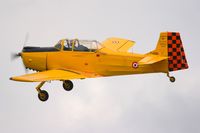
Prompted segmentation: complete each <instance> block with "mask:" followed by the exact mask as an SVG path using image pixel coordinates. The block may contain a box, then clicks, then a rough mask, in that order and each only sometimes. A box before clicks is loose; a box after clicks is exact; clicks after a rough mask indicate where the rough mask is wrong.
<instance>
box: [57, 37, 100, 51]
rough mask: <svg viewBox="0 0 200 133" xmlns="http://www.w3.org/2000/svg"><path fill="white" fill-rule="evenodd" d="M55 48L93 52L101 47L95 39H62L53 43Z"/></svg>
mask: <svg viewBox="0 0 200 133" xmlns="http://www.w3.org/2000/svg"><path fill="white" fill-rule="evenodd" d="M55 48H56V49H58V50H64V51H83V52H84V51H85V52H95V51H96V50H98V49H100V48H101V45H100V43H99V42H98V41H96V40H78V39H73V40H68V39H63V40H60V41H59V42H58V43H57V44H56V45H55Z"/></svg>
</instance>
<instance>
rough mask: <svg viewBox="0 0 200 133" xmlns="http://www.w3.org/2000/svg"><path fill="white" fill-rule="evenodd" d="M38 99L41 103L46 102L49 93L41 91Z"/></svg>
mask: <svg viewBox="0 0 200 133" xmlns="http://www.w3.org/2000/svg"><path fill="white" fill-rule="evenodd" d="M38 98H39V99H40V101H42V102H45V101H47V100H48V98H49V94H48V92H47V91H45V90H41V91H40V92H39V93H38Z"/></svg>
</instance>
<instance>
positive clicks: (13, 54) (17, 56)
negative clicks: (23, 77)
mask: <svg viewBox="0 0 200 133" xmlns="http://www.w3.org/2000/svg"><path fill="white" fill-rule="evenodd" d="M20 56H21V53H11V61H13V60H15V59H17V58H19V57H20Z"/></svg>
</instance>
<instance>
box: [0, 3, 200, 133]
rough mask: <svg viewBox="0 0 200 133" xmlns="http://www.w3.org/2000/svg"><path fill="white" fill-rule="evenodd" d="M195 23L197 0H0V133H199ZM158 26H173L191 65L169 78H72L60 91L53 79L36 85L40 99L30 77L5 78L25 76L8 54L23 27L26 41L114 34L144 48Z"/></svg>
mask: <svg viewBox="0 0 200 133" xmlns="http://www.w3.org/2000/svg"><path fill="white" fill-rule="evenodd" d="M199 24H200V2H199V0H151V1H149V0H0V43H1V45H0V46H1V49H0V50H1V52H0V57H1V69H0V74H1V76H0V80H1V83H0V105H1V107H0V132H1V133H13V132H19V133H27V132H28V133H36V132H48V133H55V132H58V133H90V132H91V133H111V132H113V133H122V132H124V133H133V132H134V133H189V132H191V133H199V132H200V126H199V125H200V124H199V123H200V113H199V112H200V96H199V95H200V88H199V85H200V80H199V75H200V70H199V68H200V61H199V59H198V58H199V57H200V55H199V50H200V42H199V39H200V37H199V35H200V26H199ZM162 31H179V32H180V33H181V37H182V41H183V43H184V48H185V51H186V56H187V60H188V63H189V67H190V68H189V69H188V70H185V71H178V72H173V73H171V75H173V76H175V77H176V82H175V83H170V82H169V80H168V78H167V77H166V75H165V74H145V75H132V76H119V77H111V78H97V79H85V80H74V81H73V82H74V90H72V91H71V92H66V91H64V89H63V88H62V83H61V82H59V81H54V82H51V84H50V83H47V84H45V86H44V87H43V89H45V90H47V91H48V92H49V95H50V98H49V100H48V101H47V102H45V103H43V102H41V101H39V100H38V97H37V92H36V90H35V87H36V85H37V83H22V82H14V81H10V80H9V77H11V76H15V75H22V74H24V71H23V66H22V62H21V59H17V60H15V61H13V62H11V61H10V53H11V52H19V51H20V50H21V49H22V47H23V42H24V38H25V34H26V33H27V32H29V35H30V37H29V41H28V43H31V44H29V45H37V46H53V45H54V43H55V42H56V41H58V40H59V39H62V38H80V39H97V40H99V41H103V40H104V39H106V38H108V37H121V38H127V39H131V40H134V41H136V45H135V46H134V48H133V51H134V52H138V53H146V52H148V51H150V50H152V49H154V48H155V46H156V43H157V40H158V37H159V33H160V32H162ZM33 43H34V44H33ZM36 43H37V44H36Z"/></svg>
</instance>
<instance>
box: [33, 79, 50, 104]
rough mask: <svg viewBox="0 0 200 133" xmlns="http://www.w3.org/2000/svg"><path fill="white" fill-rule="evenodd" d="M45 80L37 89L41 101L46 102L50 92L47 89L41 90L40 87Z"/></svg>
mask: <svg viewBox="0 0 200 133" xmlns="http://www.w3.org/2000/svg"><path fill="white" fill-rule="evenodd" d="M44 83H45V81H43V82H41V83H40V84H39V85H38V86H37V87H36V90H37V91H38V98H39V99H40V101H42V102H45V101H47V100H48V98H49V94H48V92H47V91H45V90H41V89H40V88H41V87H42V86H43V85H44Z"/></svg>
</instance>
